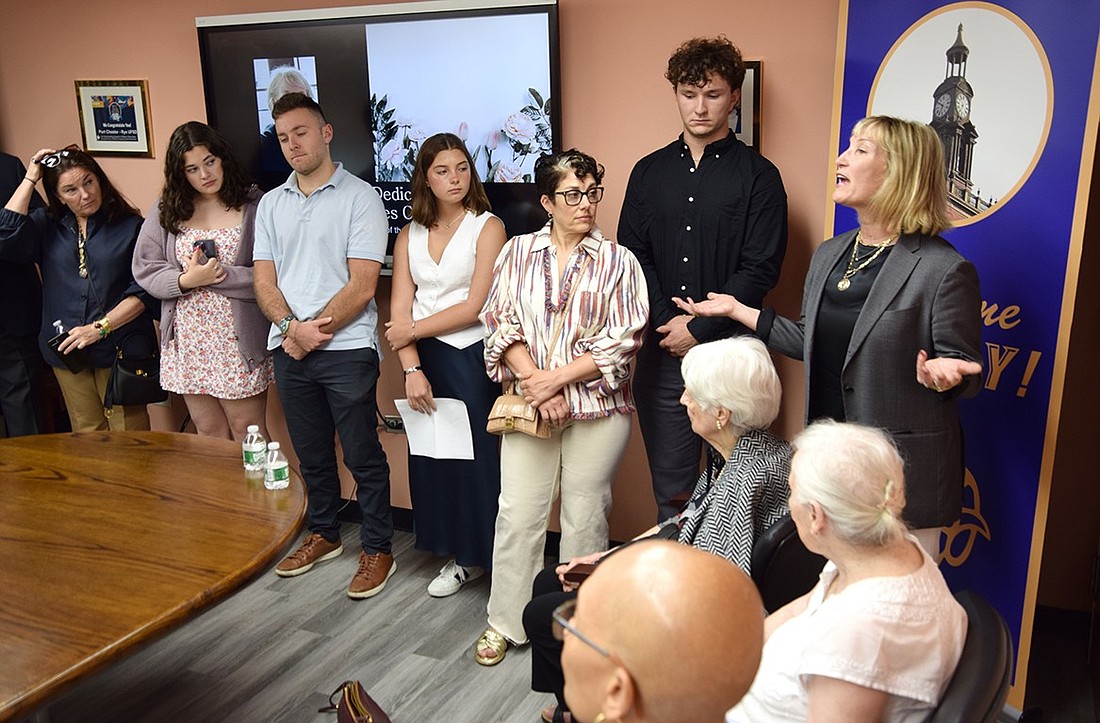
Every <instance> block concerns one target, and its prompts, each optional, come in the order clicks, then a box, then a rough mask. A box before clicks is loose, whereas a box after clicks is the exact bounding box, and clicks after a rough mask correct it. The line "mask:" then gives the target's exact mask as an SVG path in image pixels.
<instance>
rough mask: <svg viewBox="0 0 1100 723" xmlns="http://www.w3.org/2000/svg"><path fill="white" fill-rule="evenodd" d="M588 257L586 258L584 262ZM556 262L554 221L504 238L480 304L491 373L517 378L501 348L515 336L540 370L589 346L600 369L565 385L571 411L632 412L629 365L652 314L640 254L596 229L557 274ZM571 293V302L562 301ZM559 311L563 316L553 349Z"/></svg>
mask: <svg viewBox="0 0 1100 723" xmlns="http://www.w3.org/2000/svg"><path fill="white" fill-rule="evenodd" d="M585 256H587V257H588V260H587V263H582V262H583V261H584V258H585ZM557 269H558V263H557V250H556V247H555V246H554V244H553V243H552V242H551V241H550V224H549V223H548V224H547V225H546V226H544V227H543V228H542V229H541V230H539V231H536V232H535V233H531V234H524V235H522V236H515V237H513V238H512V239H510V240H509V241H508V243H506V244H505V245H504V248H503V249H502V250H501V252H500V255H499V256H498V257H497V260H496V267H495V268H494V269H493V285H492V288H491V289H490V290H489V298H488V299H486V301H485V308H483V309H482V310H481V321H482V323H484V324H485V367H486V370H487V371H488V373H489V377H490V378H492V379H493V381H498V382H503V381H506V380H509V379H513V378H514V375H513V374H512V372H511V370H510V369H508V368H507V366H506V365H505V364H504V359H503V355H504V351H505V350H506V349H507V348H508V347H509V346H511V345H512V344H515V343H517V342H522V343H525V344H526V345H527V348H528V350H529V351H530V353H531V357H532V358H533V359H534V360H535V364H537V365H538V367H539V368H540V369H556V368H558V367H561V366H565V365H566V364H568V363H569V362H571V361H572V360H573V359H576V358H577V357H579V356H582V355H583V354H585V353H587V352H591V353H592V359H593V360H594V361H595V363H596V366H597V367H598V368H599V370H600V376H599V377H598V378H596V379H593V380H590V381H586V382H577V383H575V384H570V385H568V386H566V387H565V388H564V390H563V391H564V394H565V400H566V402H567V403H568V404H569V409H570V411H571V412H572V416H573V418H574V419H596V418H599V417H606V416H609V415H611V414H616V413H618V414H630V413H631V412H633V411H634V395H633V394H632V393H631V390H630V376H631V371H632V365H633V360H634V356H635V355H636V354H637V353H638V350H639V349H640V348H641V344H642V338H643V336H644V334H645V327H646V321H647V319H648V315H649V294H648V292H647V290H646V284H645V277H644V276H643V275H642V268H641V266H640V265H639V264H638V260H637V259H635V258H634V254H632V253H631V252H630V251H629V250H628V249H627V248H626V247H625V246H620V245H619V244H617V243H615V242H614V241H612V240H611V239H608V238H605V237H604V235H603V234H602V233H600V231H599V229H593V230H592V231H591V232H590V233H589V234H588V235H587V236H585V237H584V238H583V239H582V240H581V242H580V244H578V246H577V248H576V249H574V251H573V253H572V254H571V256H570V261H569V263H568V265H567V266H566V268H565V273H564V274H563V275H562V277H561V278H560V279H559V278H558V274H557ZM574 285H575V286H576V289H575V290H574V291H573V294H572V297H570V296H569V292H570V289H571V288H572V287H573V286H574ZM567 299H568V301H569V304H568V308H563V307H564V306H565V302H566V300H567ZM560 314H564V315H565V321H564V323H563V324H562V330H561V333H560V335H559V336H558V339H557V343H556V344H555V345H554V348H553V349H549V348H548V346H549V344H550V342H551V337H553V335H554V331H555V327H556V326H557V324H558V323H559V321H558V318H559V315H560Z"/></svg>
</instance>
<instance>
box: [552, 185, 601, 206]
mask: <svg viewBox="0 0 1100 723" xmlns="http://www.w3.org/2000/svg"><path fill="white" fill-rule="evenodd" d="M554 195H555V196H561V197H562V198H564V199H565V205H566V206H579V205H581V196H584V197H586V198H587V199H588V202H589V203H591V204H592V205H593V206H594V205H596V204H597V203H599V202H600V201H602V200H603V186H596V187H594V188H590V189H588V190H587V191H578V190H577V189H575V188H571V189H569V190H568V191H554Z"/></svg>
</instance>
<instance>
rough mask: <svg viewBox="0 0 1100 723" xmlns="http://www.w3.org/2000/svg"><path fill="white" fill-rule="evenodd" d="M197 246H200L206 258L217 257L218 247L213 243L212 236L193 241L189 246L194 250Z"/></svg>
mask: <svg viewBox="0 0 1100 723" xmlns="http://www.w3.org/2000/svg"><path fill="white" fill-rule="evenodd" d="M197 248H201V249H202V255H203V256H205V257H206V258H208V259H216V258H218V249H217V247H216V246H215V245H214V239H212V238H204V239H199V240H197V241H195V243H194V244H193V245H192V246H191V249H192V250H194V249H197Z"/></svg>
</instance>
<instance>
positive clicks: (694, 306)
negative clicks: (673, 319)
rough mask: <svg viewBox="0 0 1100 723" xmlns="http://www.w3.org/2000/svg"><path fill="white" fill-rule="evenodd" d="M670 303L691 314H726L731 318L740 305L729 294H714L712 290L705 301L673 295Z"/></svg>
mask: <svg viewBox="0 0 1100 723" xmlns="http://www.w3.org/2000/svg"><path fill="white" fill-rule="evenodd" d="M672 303H674V304H676V306H679V307H680V308H681V309H683V310H684V311H686V312H687V313H689V314H691V315H692V316H728V317H729V318H731V319H732V318H734V317H733V315H734V313H735V312H736V311H737V307H738V306H740V302H738V301H737V299H735V298H733V297H732V296H730V295H729V294H716V293H714V292H713V291H712V292H710V293H709V294H707V298H706V300H705V301H695V300H694V299H692V298H691V297H690V296H689V297H687V299H686V300H685V299H681V298H680V297H679V296H673V297H672Z"/></svg>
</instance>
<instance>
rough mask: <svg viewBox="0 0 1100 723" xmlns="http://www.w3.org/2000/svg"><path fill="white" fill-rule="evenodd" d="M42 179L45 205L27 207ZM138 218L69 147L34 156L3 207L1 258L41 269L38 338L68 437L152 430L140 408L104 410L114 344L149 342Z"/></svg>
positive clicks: (103, 177) (104, 178)
mask: <svg viewBox="0 0 1100 723" xmlns="http://www.w3.org/2000/svg"><path fill="white" fill-rule="evenodd" d="M39 180H41V181H42V182H43V188H44V190H45V192H46V200H47V204H48V205H47V207H46V208H45V209H41V208H39V209H34V210H30V201H31V196H32V195H33V193H34V188H35V186H36V185H37V183H38V181H39ZM141 221H142V219H141V214H140V213H139V212H138V211H137V209H135V208H134V207H133V206H131V205H130V203H129V202H128V201H127V200H126V199H125V198H123V196H122V194H121V193H119V192H118V190H116V189H115V187H114V186H113V185H112V184H111V182H110V180H109V179H108V178H107V175H106V174H105V173H104V172H103V169H102V168H100V167H99V164H98V163H96V161H95V159H94V158H92V157H91V156H89V155H88V154H86V153H84V152H83V151H81V150H79V149H77V148H76V147H75V146H71V147H69V148H66V149H63V150H61V151H56V150H54V149H51V148H43V149H41V150H39V151H38V152H36V153H35V154H34V155H33V156H32V157H31V162H30V164H28V168H27V175H26V176H25V177H24V179H23V182H22V183H20V184H19V186H18V187H17V188H16V189H15V192H14V193H13V194H12V196H11V198H10V199H8V202H7V205H6V206H5V207H4V210H3V211H0V258H4V259H9V260H12V261H19V262H24V263H26V262H31V261H33V262H35V263H37V264H38V266H39V269H40V270H41V272H42V327H41V329H40V331H39V335H38V340H39V344H40V345H41V348H42V354H43V357H44V358H45V359H46V361H47V362H49V364H50V365H51V366H52V367H53V370H54V374H55V375H56V377H57V382H58V386H59V387H60V388H61V394H62V396H63V397H64V399H65V407H66V408H67V410H68V412H69V421H70V422H71V424H72V428H73V431H74V432H89V431H94V430H100V429H108V428H109V429H112V430H120V429H126V430H132V429H149V414H148V412H147V411H146V408H145V405H144V404H142V405H134V406H125V407H121V406H120V407H112V408H111V409H108V410H105V409H104V408H103V395H104V392H105V391H106V387H107V381H108V379H109V378H110V374H111V366H112V365H113V363H114V359H115V341H116V339H119V338H121V337H124V336H127V335H129V334H132V333H140V334H143V335H147V336H148V337H149V338H150V339H151V338H153V333H154V332H153V317H152V314H151V312H150V311H149V309H148V308H147V304H148V303H150V301H151V300H150V299H149V296H148V294H146V293H145V291H144V290H143V289H142V288H141V286H139V285H138V284H137V282H135V281H134V277H133V274H132V273H131V272H130V259H131V257H132V256H133V252H134V242H135V239H136V238H137V233H138V229H139V228H140V226H141ZM56 322H60V325H61V327H62V328H63V329H64V332H65V336H64V338H62V340H61V342H60V344H58V345H57V351H56V352H55V351H54V350H53V349H51V348H50V346H49V344H48V341H49V340H50V339H51V338H52V337H55V336H57V335H58V331H57V329H56V328H55V323H56ZM123 327H125V330H123ZM73 355H75V356H73ZM62 356H65V357H68V358H69V360H70V362H71V361H72V360H73V359H75V358H77V357H81V356H83V357H85V358H86V360H87V365H88V367H85V368H83V369H81V371H79V372H72V371H70V370H69V369H68V368H67V366H66V364H65V360H64V359H63V358H62ZM74 366H77V368H79V365H75V364H74ZM89 367H90V368H89Z"/></svg>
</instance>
